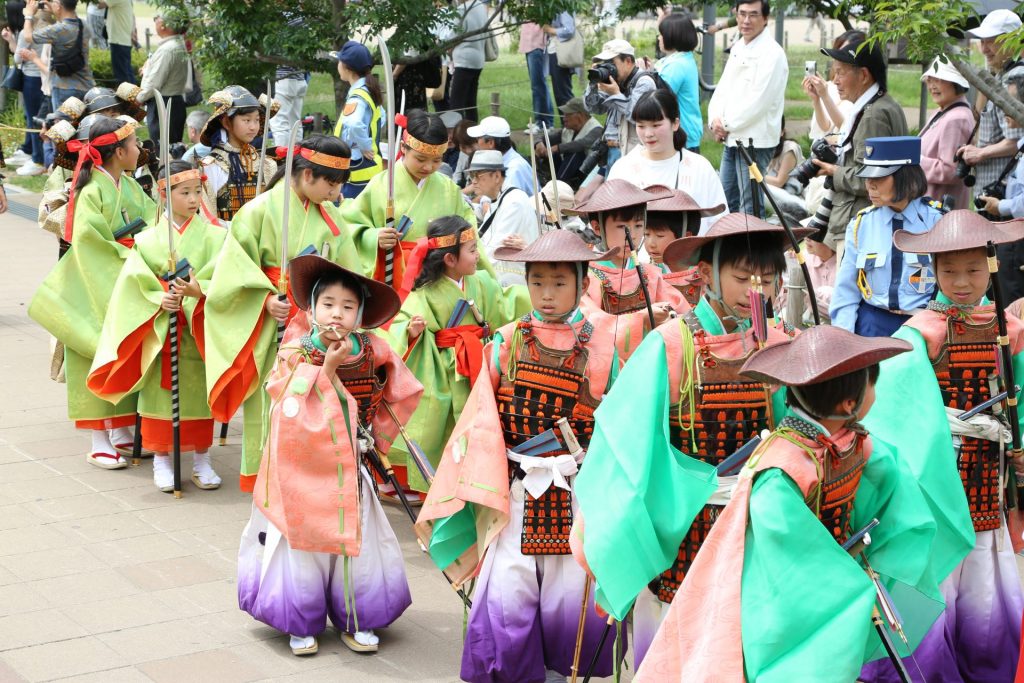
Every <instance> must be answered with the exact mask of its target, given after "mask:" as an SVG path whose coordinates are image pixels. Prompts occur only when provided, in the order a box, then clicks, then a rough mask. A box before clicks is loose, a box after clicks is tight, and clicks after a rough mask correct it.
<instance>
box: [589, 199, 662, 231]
mask: <svg viewBox="0 0 1024 683" xmlns="http://www.w3.org/2000/svg"><path fill="white" fill-rule="evenodd" d="M646 208H647V205H646V204H634V205H633V206H623V207H622V208H619V209H612V210H611V211H600V212H598V213H592V214H589V215H588V217H589V218H590V220H593V221H597V223H598V226H597V227H598V228H600V229H601V230H604V223H605V222H606V221H610V220H611V221H636V220H642V219H643V217H644V215H645V209H646Z"/></svg>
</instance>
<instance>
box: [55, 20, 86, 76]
mask: <svg viewBox="0 0 1024 683" xmlns="http://www.w3.org/2000/svg"><path fill="white" fill-rule="evenodd" d="M68 21H70V22H71V23H73V24H77V26H78V35H77V36H76V37H75V45H74V47H72V48H70V49H64V50H62V51H61V52H56V51H55V54H53V55H52V56H51V57H50V68H51V70H52V71H53V72H55V73H56V74H57V75H58V76H60V77H61V78H68V77H69V76H73V75H75V74H76V73H78V72H79V71H81V70H82V69H84V68H85V65H86V62H85V57H84V56H83V55H82V34H83V33H84V32H85V28H84V26H83V24H82V20H81V19H68Z"/></svg>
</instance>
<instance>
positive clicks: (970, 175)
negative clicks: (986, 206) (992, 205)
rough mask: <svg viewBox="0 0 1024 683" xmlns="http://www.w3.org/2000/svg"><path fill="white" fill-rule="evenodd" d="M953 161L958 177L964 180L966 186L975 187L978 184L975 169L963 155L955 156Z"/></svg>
mask: <svg viewBox="0 0 1024 683" xmlns="http://www.w3.org/2000/svg"><path fill="white" fill-rule="evenodd" d="M953 161H955V162H956V177H957V178H960V179H961V180H963V181H964V185H965V186H967V187H974V183H975V182H977V178H975V177H974V167H973V166H971V165H970V164H968V163H967V162H966V161H964V155H963V153H962V152H961V153H960V154H957V155H956V156H954V157H953ZM985 189H986V190H987V189H988V188H985ZM990 196H991V195H990Z"/></svg>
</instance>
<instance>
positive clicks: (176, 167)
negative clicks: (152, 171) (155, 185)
mask: <svg viewBox="0 0 1024 683" xmlns="http://www.w3.org/2000/svg"><path fill="white" fill-rule="evenodd" d="M167 166H168V167H169V168H170V170H171V172H170V173H169V174H167V175H171V176H174V175H177V174H179V173H184V172H185V171H191V170H192V169H194V168H195V166H193V165H192V164H191V163H190V162H188V161H183V160H181V159H174V160H172V161H171V162H170V163H169V164H167ZM156 177H157V180H159V179H160V178H163V177H164V168H163V166H161V167H160V171H159V172H158V173H157V175H156Z"/></svg>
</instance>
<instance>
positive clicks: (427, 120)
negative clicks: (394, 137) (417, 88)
mask: <svg viewBox="0 0 1024 683" xmlns="http://www.w3.org/2000/svg"><path fill="white" fill-rule="evenodd" d="M406 130H408V131H409V135H411V136H413V137H414V138H416V139H417V140H419V141H421V142H425V143H427V144H428V145H444V144H447V143H448V128H447V127H446V126H445V125H444V121H442V120H441V117H440V116H438V115H437V114H428V113H427V112H425V111H423V110H422V109H412V110H410V111H409V113H408V114H407V115H406Z"/></svg>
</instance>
